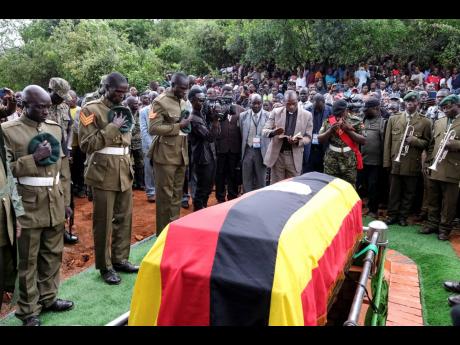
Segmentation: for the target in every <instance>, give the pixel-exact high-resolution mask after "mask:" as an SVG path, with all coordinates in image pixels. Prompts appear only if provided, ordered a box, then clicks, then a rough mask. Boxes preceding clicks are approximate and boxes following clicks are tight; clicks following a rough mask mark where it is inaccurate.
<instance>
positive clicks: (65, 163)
mask: <svg viewBox="0 0 460 345" xmlns="http://www.w3.org/2000/svg"><path fill="white" fill-rule="evenodd" d="M48 91H49V94H50V97H51V103H52V104H51V107H50V109H49V113H48V120H51V121H54V122H56V123H57V124H58V125H59V126H61V129H62V143H61V145H62V151H63V152H64V155H65V157H63V158H62V163H61V164H62V172H63V174H64V175H65V176H64V177H65V181H67V182H66V183H65V185H63V188H64V189H65V190H66V191H65V192H66V193H69V194H70V193H71V192H72V187H71V181H72V179H71V173H70V164H69V155H70V152H69V150H71V149H72V124H73V120H72V117H71V116H70V107H69V106H68V105H67V104H66V103H65V102H64V101H70V100H72V97H71V96H70V94H69V91H70V85H69V83H68V82H67V81H66V80H65V79H62V78H51V79H50V81H49V86H48ZM67 190H68V191H67ZM72 211H73V210H72ZM77 242H78V237H77V236H75V235H73V234H70V233H69V232H68V231H67V230H65V231H64V243H67V244H75V243H77Z"/></svg>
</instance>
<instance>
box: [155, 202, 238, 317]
mask: <svg viewBox="0 0 460 345" xmlns="http://www.w3.org/2000/svg"><path fill="white" fill-rule="evenodd" d="M239 200H241V198H238V199H234V200H231V201H229V202H226V203H223V204H219V205H216V206H213V207H210V208H206V209H203V210H200V211H198V212H194V213H191V214H189V215H187V216H186V217H184V218H180V219H178V220H176V221H174V222H172V223H171V224H170V225H169V230H168V235H167V238H166V242H165V246H164V251H163V257H162V261H161V265H160V269H161V285H162V296H161V304H160V310H159V314H158V326H171V325H175V326H182V325H189V326H208V325H209V321H210V316H209V313H210V277H211V270H212V266H213V263H214V256H215V252H216V246H217V240H218V237H219V232H220V229H221V227H222V224H223V223H224V220H225V218H226V217H227V213H228V211H229V210H230V208H231V207H232V206H233V205H234V204H235V203H237V202H238V201H239Z"/></svg>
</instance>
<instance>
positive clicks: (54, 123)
mask: <svg viewBox="0 0 460 345" xmlns="http://www.w3.org/2000/svg"><path fill="white" fill-rule="evenodd" d="M45 123H47V124H49V125H56V126H59V127H61V125H60V124H59V123H57V122H56V121H53V120H48V119H46V120H45Z"/></svg>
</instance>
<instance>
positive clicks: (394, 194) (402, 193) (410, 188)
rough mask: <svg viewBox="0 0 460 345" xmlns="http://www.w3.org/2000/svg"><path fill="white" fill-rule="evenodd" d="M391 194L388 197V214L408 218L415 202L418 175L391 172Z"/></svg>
mask: <svg viewBox="0 0 460 345" xmlns="http://www.w3.org/2000/svg"><path fill="white" fill-rule="evenodd" d="M390 176H391V184H390V196H389V199H388V215H389V216H390V217H398V216H399V217H400V218H407V217H408V216H409V214H410V212H411V209H412V205H413V204H414V199H415V192H416V188H417V176H402V175H395V174H390Z"/></svg>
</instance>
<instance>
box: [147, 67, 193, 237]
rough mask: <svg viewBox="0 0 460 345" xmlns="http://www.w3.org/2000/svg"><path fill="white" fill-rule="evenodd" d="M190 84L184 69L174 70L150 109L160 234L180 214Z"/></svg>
mask: <svg viewBox="0 0 460 345" xmlns="http://www.w3.org/2000/svg"><path fill="white" fill-rule="evenodd" d="M188 86H189V82H188V78H187V76H186V75H185V74H183V73H174V74H173V76H172V78H171V87H170V88H168V89H167V90H166V91H165V92H163V93H162V94H161V95H160V96H158V97H157V98H155V99H154V101H153V103H152V105H151V107H150V111H149V134H150V135H154V136H156V137H154V140H153V143H152V145H151V148H150V151H149V155H150V158H151V160H152V161H153V170H154V172H155V193H156V202H157V207H156V225H157V229H156V234H157V236H159V235H160V233H161V232H162V231H163V229H164V228H165V227H166V225H168V224H169V223H170V222H172V221H173V220H176V219H178V218H179V214H180V205H181V199H182V193H183V184H184V178H185V171H186V166H187V165H188V164H189V157H188V141H187V133H186V132H188V129H189V128H190V121H191V119H190V117H188V118H185V115H184V114H185V103H186V102H185V101H184V99H183V98H184V96H185V93H186V92H187V89H188Z"/></svg>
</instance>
